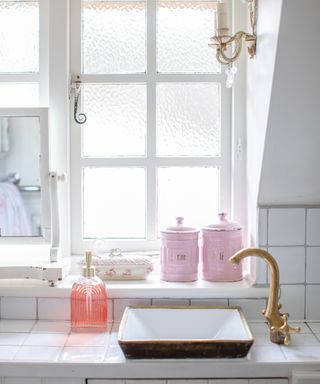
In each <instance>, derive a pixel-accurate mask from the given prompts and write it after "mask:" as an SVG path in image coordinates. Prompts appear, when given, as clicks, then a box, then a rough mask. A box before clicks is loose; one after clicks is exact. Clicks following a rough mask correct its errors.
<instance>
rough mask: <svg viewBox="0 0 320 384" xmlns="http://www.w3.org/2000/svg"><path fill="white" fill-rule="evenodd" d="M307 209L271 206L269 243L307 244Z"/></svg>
mask: <svg viewBox="0 0 320 384" xmlns="http://www.w3.org/2000/svg"><path fill="white" fill-rule="evenodd" d="M305 221H306V210H305V209H304V208H271V209H269V210H268V245H269V246H272V245H274V246H275V245H280V246H281V245H284V246H290V245H305V239H306V233H305V232H306V231H305Z"/></svg>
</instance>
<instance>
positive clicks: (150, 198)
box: [146, 0, 157, 241]
mask: <svg viewBox="0 0 320 384" xmlns="http://www.w3.org/2000/svg"><path fill="white" fill-rule="evenodd" d="M146 6H147V7H146V10H147V12H146V16H147V36H146V38H147V160H148V161H147V195H146V196H147V202H146V204H147V217H146V219H147V222H146V225H147V228H146V229H147V240H149V241H150V240H151V241H152V240H153V241H154V240H156V238H157V233H156V221H157V199H156V185H157V183H156V164H155V157H156V71H157V50H156V38H157V37H156V36H157V20H156V17H157V1H156V0H148V1H147V2H146Z"/></svg>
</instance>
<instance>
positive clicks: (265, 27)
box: [247, 0, 282, 241]
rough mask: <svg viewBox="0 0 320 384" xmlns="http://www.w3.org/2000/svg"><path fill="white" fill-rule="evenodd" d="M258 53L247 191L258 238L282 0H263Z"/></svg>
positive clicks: (252, 74)
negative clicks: (261, 186) (260, 187)
mask: <svg viewBox="0 0 320 384" xmlns="http://www.w3.org/2000/svg"><path fill="white" fill-rule="evenodd" d="M258 7H259V9H258V30H257V33H258V40H257V55H256V57H255V59H254V60H248V73H247V92H248V97H247V194H248V210H249V215H248V229H249V233H251V234H252V236H253V238H252V241H254V240H255V239H254V236H255V228H256V216H255V212H256V207H257V198H258V193H259V182H260V174H261V167H262V159H263V152H264V140H265V134H266V130H267V126H268V113H269V104H270V99H271V92H272V82H273V74H274V65H275V59H276V50H277V41H278V32H279V24H280V16H281V7H282V0H259V3H258Z"/></svg>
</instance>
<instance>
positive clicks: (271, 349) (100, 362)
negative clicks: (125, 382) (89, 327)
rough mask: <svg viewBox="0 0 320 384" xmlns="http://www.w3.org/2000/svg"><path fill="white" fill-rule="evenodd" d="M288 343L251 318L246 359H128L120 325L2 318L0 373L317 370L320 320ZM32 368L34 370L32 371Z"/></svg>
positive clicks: (202, 374)
mask: <svg viewBox="0 0 320 384" xmlns="http://www.w3.org/2000/svg"><path fill="white" fill-rule="evenodd" d="M294 325H300V326H301V327H302V331H301V334H294V335H292V344H291V346H289V347H285V346H278V345H275V344H272V343H271V342H270V341H269V335H268V332H269V331H268V327H267V325H266V324H265V323H262V322H260V323H258V322H250V323H249V326H250V328H251V330H252V333H253V335H254V345H253V347H252V349H251V351H250V353H249V355H248V356H247V358H245V359H230V360H227V359H161V360H151V359H150V360H126V359H125V357H124V356H123V353H122V351H121V349H120V347H119V345H118V342H117V332H118V326H119V324H118V323H110V324H108V329H107V332H104V333H73V332H71V331H70V323H69V322H66V321H34V320H0V372H1V376H14V375H22V374H23V375H25V376H46V377H91V378H127V379H130V378H131V379H134V378H163V377H167V378H213V377H214V378H222V377H223V378H228V377H237V378H243V377H246V378H247V377H289V376H290V375H291V372H292V371H296V370H311V369H312V370H316V369H320V322H317V323H316V322H314V323H311V322H309V323H299V324H294ZM35 367H36V369H35Z"/></svg>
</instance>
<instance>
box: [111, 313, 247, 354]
mask: <svg viewBox="0 0 320 384" xmlns="http://www.w3.org/2000/svg"><path fill="white" fill-rule="evenodd" d="M118 341H119V344H120V346H121V348H122V349H123V351H124V354H125V355H126V356H127V357H133V358H150V357H151V358H160V357H162V358H164V357H165V358H168V357H220V358H228V357H230V358H234V357H244V356H246V355H247V353H248V351H249V349H250V347H251V345H252V343H253V338H252V334H251V332H250V330H249V327H248V324H247V322H246V320H245V318H244V316H243V313H242V311H241V309H240V308H238V307H232V308H229V307H228V308H224V307H127V308H126V311H125V313H124V315H123V318H122V321H121V324H120V329H119V336H118Z"/></svg>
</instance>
